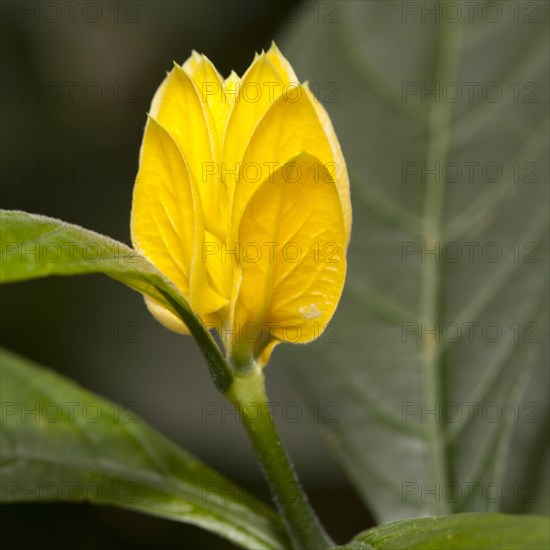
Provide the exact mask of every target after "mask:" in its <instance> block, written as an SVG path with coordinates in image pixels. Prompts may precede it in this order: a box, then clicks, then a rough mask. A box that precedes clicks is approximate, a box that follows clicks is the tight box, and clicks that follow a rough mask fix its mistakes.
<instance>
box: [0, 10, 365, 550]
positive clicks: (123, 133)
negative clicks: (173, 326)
mask: <svg viewBox="0 0 550 550" xmlns="http://www.w3.org/2000/svg"><path fill="white" fill-rule="evenodd" d="M46 4H47V5H46ZM297 4H298V2H296V1H293V0H278V1H276V2H274V1H258V2H250V1H243V2H241V1H229V2H203V1H193V0H186V1H184V2H176V1H168V2H165V1H160V2H149V1H146V2H142V1H136V2H110V1H109V2H107V1H104V2H91V3H90V2H82V3H75V5H74V7H73V8H71V9H72V10H74V12H73V11H69V8H68V6H67V5H66V4H65V3H63V2H47V3H43V2H19V1H18V2H3V3H2V33H1V41H2V48H1V56H2V57H1V60H2V62H1V67H2V76H1V80H2V89H1V91H2V97H1V107H2V125H1V137H2V139H1V158H2V165H1V166H2V191H1V195H2V197H1V198H2V208H8V209H19V210H25V211H28V212H33V213H40V214H44V215H47V216H52V217H56V218H61V219H64V220H67V221H69V222H72V223H76V224H79V225H82V226H84V227H87V228H90V229H93V230H95V231H98V232H100V233H103V234H106V235H110V236H111V237H113V238H115V239H118V240H121V241H123V242H126V243H129V242H130V233H129V214H130V207H131V197H132V189H133V184H134V178H135V175H136V172H137V160H138V153H139V147H140V143H141V139H142V134H143V128H144V125H145V113H146V112H147V110H148V109H149V105H150V101H151V98H152V97H153V94H154V92H155V90H156V88H157V87H158V86H159V84H160V82H161V81H162V80H163V78H164V76H165V74H166V72H167V71H169V70H170V69H171V66H172V62H173V61H176V62H178V63H183V62H184V61H185V60H186V59H187V57H188V56H189V55H190V54H191V50H193V49H194V50H196V51H198V52H202V53H204V54H206V55H207V56H208V57H209V58H210V59H211V60H212V61H213V62H214V64H215V65H216V67H217V68H218V70H219V71H220V72H221V73H222V75H224V76H227V75H228V74H229V73H230V72H231V70H235V71H236V72H237V73H238V74H242V73H243V71H244V70H245V69H246V68H247V67H248V66H249V64H250V63H251V61H252V59H253V57H254V53H255V52H259V51H260V50H262V49H268V48H269V46H270V44H271V41H272V40H273V39H274V38H275V39H277V37H278V32H279V29H280V27H281V26H282V25H283V24H284V21H285V19H288V18H289V17H290V18H291V19H293V20H297V19H298V18H299V12H297V11H295V10H296V8H297ZM293 10H294V11H293ZM306 10H308V11H309V10H311V8H310V7H307V6H306ZM306 13H307V11H306ZM311 13H312V14H313V11H311ZM302 17H303V16H302ZM304 77H305V75H304ZM304 79H305V78H304ZM33 90H34V91H35V92H36V93H35V92H34V91H33ZM0 292H1V298H2V312H3V313H2V334H1V336H2V344H3V345H5V346H7V347H8V348H9V349H11V350H13V351H17V352H19V353H21V354H22V355H24V356H26V357H29V358H31V359H34V360H36V361H37V362H39V363H42V364H44V365H47V366H50V367H52V368H54V369H56V370H58V371H59V372H61V373H63V374H65V375H66V376H68V377H69V378H71V379H73V380H75V381H78V382H79V383H80V384H81V385H83V386H85V387H86V388H88V389H90V390H92V391H94V392H97V393H98V394H100V395H103V396H106V397H108V398H110V399H112V400H113V401H115V402H118V403H122V404H126V405H128V406H130V407H131V408H133V409H135V410H136V411H137V413H138V414H139V415H140V416H141V417H142V418H144V419H145V420H147V421H148V422H149V423H150V424H151V425H153V426H154V427H155V428H157V429H158V430H159V431H161V432H162V433H164V434H165V435H166V436H168V437H169V438H170V439H172V440H174V441H176V442H178V443H180V444H181V445H182V446H183V447H185V448H186V449H187V450H189V451H190V452H191V453H193V454H195V455H196V456H197V457H199V458H200V459H201V460H203V461H204V462H206V463H207V464H209V465H211V466H213V467H214V468H216V469H218V470H219V471H221V472H223V473H224V474H226V475H227V476H229V477H231V478H232V479H234V480H235V481H237V482H239V483H240V484H242V485H243V486H245V487H247V488H249V489H250V491H252V492H253V493H255V494H256V495H258V498H261V499H264V500H266V501H269V496H268V494H267V493H266V490H265V488H264V484H263V479H262V477H261V475H260V472H259V470H258V467H257V465H256V461H255V458H254V455H253V453H252V450H251V449H250V448H249V445H248V441H247V439H246V437H245V435H244V433H243V430H242V427H241V426H240V425H239V424H237V423H235V421H234V417H233V416H232V415H230V414H227V415H226V414H225V411H226V410H227V411H228V410H229V408H227V409H223V408H222V407H224V406H225V405H224V403H223V400H222V399H221V397H220V396H219V394H218V393H217V391H216V390H215V388H214V386H213V384H212V382H211V380H210V377H209V374H208V371H207V369H206V366H205V364H204V362H203V359H202V357H201V356H200V355H199V353H198V351H197V346H196V344H195V343H194V342H193V341H192V340H191V339H190V338H182V337H181V336H178V335H175V334H172V333H170V332H168V331H167V330H165V329H164V328H163V327H161V326H160V325H159V324H158V323H157V322H156V321H155V320H154V319H153V318H152V317H151V316H150V315H149V313H148V312H147V310H146V308H145V306H144V304H143V300H142V298H141V297H140V296H139V295H138V294H136V293H134V292H132V291H131V290H128V289H127V288H125V287H124V286H121V285H120V284H117V283H115V282H113V281H111V280H109V279H107V278H105V277H101V276H93V277H78V278H76V279H63V280H61V279H47V280H41V281H34V282H30V283H27V284H25V285H11V286H8V287H2V288H1V290H0ZM70 324H72V326H73V327H74V334H73V336H71V332H72V329H70V328H69V327H70ZM268 383H269V395H270V399H271V400H272V401H274V402H281V403H283V404H289V403H290V404H291V405H289V406H290V407H292V406H293V405H292V403H299V404H300V405H299V406H300V407H301V409H302V410H303V411H304V415H303V418H302V419H301V420H300V421H299V422H297V423H289V422H285V421H284V420H283V421H282V422H281V421H280V420H281V419H280V418H279V425H280V429H281V431H282V437H283V439H284V441H285V443H286V444H287V446H288V451H289V452H290V454H291V456H292V457H293V459H294V461H295V464H296V467H297V469H298V471H299V474H300V476H301V477H302V479H303V482H304V483H305V484H306V486H307V489H308V492H309V493H310V495H311V499H312V501H313V504H314V506H315V507H316V508H317V509H318V511H319V513H320V514H321V516H322V517H323V521H326V523H327V525H329V526H330V527H329V528H332V529H333V530H334V532H335V536H338V535H339V538H340V539H341V540H346V538H350V537H351V536H352V535H353V534H355V533H356V532H358V531H359V530H361V529H362V528H364V527H365V526H366V525H367V524H368V523H369V521H370V520H369V515H368V513H367V512H366V510H365V509H364V508H363V507H362V504H361V503H360V500H359V498H358V497H356V496H355V495H354V493H353V491H352V489H351V488H350V486H349V485H348V484H347V482H346V480H345V478H344V476H343V474H342V472H341V470H340V468H339V467H338V466H337V465H336V463H335V462H334V461H333V460H332V459H331V457H330V455H329V453H328V452H327V450H326V446H325V443H324V442H323V440H322V438H321V436H320V435H319V430H318V426H316V425H315V423H314V420H313V418H314V417H313V415H314V411H313V409H312V408H310V406H312V405H313V403H308V402H306V401H305V400H302V399H301V398H300V397H299V396H298V395H297V394H296V393H295V392H294V391H293V389H292V386H291V385H290V383H289V382H288V380H287V378H286V377H285V373H284V372H283V370H282V369H281V368H280V366H279V365H275V364H274V365H273V367H272V368H271V369H270V372H269V382H268ZM207 404H213V405H210V406H211V407H214V408H216V409H218V410H219V413H218V414H211V415H210V416H208V418H207V420H206V421H204V420H203V413H204V411H205V406H209V405H207ZM208 410H210V411H212V410H214V409H213V408H210V409H208ZM289 411H290V409H289ZM290 412H291V413H292V411H290ZM344 495H345V499H344V498H343V496H344ZM344 501H345V502H348V503H349V504H348V505H347V510H346V513H345V514H344V515H343V516H341V517H340V518H338V521H333V522H332V525H331V509H332V507H333V506H334V504H335V502H337V503H338V505H339V506H340V505H341V504H342V502H344ZM323 511H324V513H323ZM340 511H341V509H340ZM136 516H137V514H131V513H125V512H121V511H119V510H104V509H97V508H96V507H91V506H83V505H82V506H81V505H75V506H69V505H53V504H52V505H47V506H28V505H25V506H9V507H3V509H2V517H3V533H4V534H3V539H4V541H6V542H7V541H9V543H10V544H11V545H13V546H12V547H19V548H23V547H32V545H33V544H37V543H38V542H39V541H40V544H41V545H42V546H43V545H46V547H62V546H73V545H77V542H78V546H79V547H89V548H94V547H95V548H97V547H98V546H101V547H104V548H118V547H125V546H131V547H134V548H139V547H142V548H149V547H153V546H155V547H160V548H162V547H171V546H174V547H175V546H176V545H177V546H178V547H181V546H182V541H183V543H184V546H183V547H185V548H199V547H205V548H208V547H210V548H211V547H216V548H225V547H227V548H230V547H231V545H229V544H228V543H226V542H225V541H222V540H221V539H219V538H217V537H215V536H214V535H209V534H208V533H204V532H203V531H201V530H199V529H196V528H194V527H190V526H186V525H179V524H175V523H173V522H169V521H163V520H157V519H154V518H150V517H146V516H139V517H136ZM82 540H85V541H88V542H85V543H84V545H83V543H82Z"/></svg>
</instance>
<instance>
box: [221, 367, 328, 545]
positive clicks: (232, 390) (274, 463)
mask: <svg viewBox="0 0 550 550" xmlns="http://www.w3.org/2000/svg"><path fill="white" fill-rule="evenodd" d="M241 373H243V376H238V375H237V376H235V377H234V378H233V381H232V384H231V386H230V387H229V389H228V390H227V391H226V392H225V396H226V397H227V398H228V399H229V401H231V402H232V403H233V405H234V406H235V408H236V409H237V410H238V412H239V414H240V416H241V418H242V421H243V424H244V426H245V428H246V431H247V433H248V436H249V438H250V441H251V442H252V445H253V446H254V449H255V451H256V454H257V455H258V458H259V460H260V464H261V466H262V470H263V473H264V475H265V477H266V479H267V481H268V483H269V488H270V490H271V493H272V495H273V498H274V501H275V504H276V506H277V510H278V511H279V513H280V515H281V517H282V519H283V521H284V523H285V526H286V529H287V531H288V533H289V535H290V538H291V541H292V545H293V547H294V548H295V549H296V550H321V549H323V548H329V547H331V546H334V543H333V542H332V541H331V540H330V538H329V537H328V536H327V534H326V533H325V531H324V529H323V527H322V526H321V524H320V523H319V520H318V519H317V516H316V515H315V512H314V511H313V509H312V508H311V506H310V504H309V502H308V500H307V496H306V494H305V493H304V490H303V489H302V486H301V484H300V481H299V479H298V477H297V475H296V472H295V471H294V468H293V466H292V463H291V461H290V458H289V457H288V455H287V453H286V452H285V450H284V448H283V445H282V443H281V440H280V438H279V434H278V433H277V428H276V427H275V423H274V422H273V418H272V416H271V412H270V410H269V403H268V401H267V396H266V392H265V384H264V375H263V371H262V369H261V368H260V367H259V366H257V365H254V366H253V367H252V368H249V369H247V370H246V373H244V372H243V371H242V370H241Z"/></svg>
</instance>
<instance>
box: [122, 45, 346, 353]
mask: <svg viewBox="0 0 550 550" xmlns="http://www.w3.org/2000/svg"><path fill="white" fill-rule="evenodd" d="M131 230H132V240H133V243H134V246H135V247H136V248H138V249H139V250H140V251H141V252H142V253H143V254H144V255H145V256H146V257H147V258H149V260H151V262H152V263H153V264H155V265H156V267H157V268H158V269H159V270H160V271H162V272H163V273H164V274H165V275H166V276H167V277H168V278H169V279H170V280H171V281H172V282H173V283H174V284H175V285H176V286H177V287H178V288H179V289H180V291H181V292H182V294H183V295H184V296H185V297H186V298H187V299H188V301H189V303H190V305H191V307H192V308H193V310H194V311H195V312H196V313H197V314H198V315H199V316H200V317H201V319H202V320H203V321H204V323H206V324H207V326H208V327H211V328H215V329H216V330H217V331H218V332H219V334H220V335H221V337H222V338H223V340H224V342H225V345H226V348H227V352H228V353H232V352H235V351H236V350H237V351H238V353H241V354H242V353H244V354H248V355H253V356H254V357H255V358H256V359H257V360H258V361H259V362H260V363H265V362H266V361H267V360H268V359H269V355H270V353H271V351H272V349H273V347H274V346H275V345H276V344H277V343H279V342H284V341H286V342H295V343H304V342H309V341H311V340H313V339H315V338H317V337H318V336H319V335H320V334H321V333H322V332H323V331H324V330H325V328H326V326H327V324H328V322H329V321H330V319H331V317H332V315H333V313H334V311H335V309H336V307H337V305H338V301H339V299H340V295H341V293H342V288H343V285H344V279H345V274H346V250H347V246H348V242H349V237H350V230H351V205H350V197H349V181H348V175H347V171H346V166H345V162H344V158H343V156H342V152H341V150H340V145H339V143H338V140H337V138H336V135H335V133H334V129H333V127H332V124H331V122H330V119H329V117H328V115H327V113H326V111H325V110H324V108H323V107H322V105H321V104H320V103H319V102H318V101H317V99H316V98H315V96H314V95H313V94H312V92H311V91H310V90H309V88H308V86H307V84H300V82H298V80H297V78H296V75H295V74H294V71H293V69H292V67H291V66H290V64H289V63H288V61H287V60H286V59H285V58H284V57H283V55H282V54H281V53H280V52H279V50H278V49H277V47H276V46H275V45H274V44H273V45H272V47H271V48H270V50H269V51H268V52H267V53H263V52H262V54H260V55H257V56H256V58H255V59H254V61H253V63H252V65H251V66H250V67H249V68H248V70H247V71H246V72H245V74H244V75H243V77H242V78H239V77H238V76H237V75H236V74H235V73H231V75H230V76H229V77H228V78H227V79H225V80H223V78H222V77H221V76H220V74H219V73H218V72H217V70H216V69H215V67H214V66H213V65H212V63H211V62H210V61H209V60H208V59H207V58H206V57H205V56H204V55H199V54H198V53H196V52H193V54H192V55H191V57H190V58H189V59H188V60H187V61H186V62H185V63H184V64H183V66H179V65H175V66H174V68H173V69H172V71H171V72H170V73H169V74H168V76H167V77H166V79H165V80H164V82H163V83H162V84H161V86H160V88H159V89H158V91H157V93H156V94H155V97H154V98H153V102H152V105H151V109H150V112H149V118H148V122H147V125H146V128H145V135H144V139H143V144H142V147H141V153H140V167H139V173H138V176H137V180H136V184H135V188H134V198H133V205H132V220H131ZM147 305H148V307H149V309H150V311H151V312H152V313H153V315H154V316H155V317H156V318H157V319H158V320H159V321H160V322H162V323H163V324H164V325H166V326H167V327H168V328H170V329H172V330H176V331H178V332H183V333H186V332H187V330H186V327H185V326H184V325H183V323H182V322H181V321H180V320H179V319H177V318H176V317H175V316H174V315H173V314H172V313H171V312H169V311H167V310H165V309H164V308H163V307H162V306H161V305H160V304H157V303H154V302H151V301H150V300H148V302H147Z"/></svg>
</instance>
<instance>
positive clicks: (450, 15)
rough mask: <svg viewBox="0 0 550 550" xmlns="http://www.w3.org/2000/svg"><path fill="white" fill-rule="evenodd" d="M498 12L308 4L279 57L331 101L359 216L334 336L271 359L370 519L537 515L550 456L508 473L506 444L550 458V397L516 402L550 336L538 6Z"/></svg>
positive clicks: (541, 13)
mask: <svg viewBox="0 0 550 550" xmlns="http://www.w3.org/2000/svg"><path fill="white" fill-rule="evenodd" d="M492 6H493V8H494V9H495V10H497V11H498V10H500V16H498V17H496V18H495V17H494V14H487V13H486V12H484V11H483V10H482V7H481V6H479V10H478V11H476V12H475V13H474V14H473V15H471V16H470V15H469V14H468V12H467V9H466V7H462V8H461V5H459V4H458V3H456V2H450V3H449V4H446V3H445V2H433V3H430V2H428V3H425V2H383V1H376V0H374V1H369V2H364V1H354V0H350V1H345V2H321V3H319V5H318V6H317V11H312V10H309V8H307V7H306V6H305V5H304V7H303V11H302V15H303V16H302V17H301V18H295V20H294V22H293V23H292V25H289V27H288V34H287V36H286V40H284V41H283V42H282V43H281V47H282V50H283V52H284V53H285V54H287V55H288V56H289V58H290V60H291V62H292V64H293V66H294V68H295V69H296V72H297V74H298V76H299V77H300V79H308V80H309V81H310V83H311V87H312V89H314V90H316V91H317V93H318V95H319V96H320V99H321V100H325V101H326V108H327V110H328V111H329V114H330V115H331V118H332V120H333V122H334V125H335V128H336V133H337V135H338V137H339V139H340V141H341V145H342V149H343V152H344V155H345V157H346V161H347V164H348V168H349V170H350V173H351V187H352V203H353V218H354V223H353V229H352V239H351V245H350V249H349V254H348V258H349V273H348V281H347V284H346V289H345V291H344V297H343V300H342V303H341V305H340V307H339V310H338V312H337V315H336V317H335V319H334V322H333V325H332V327H329V330H327V332H326V333H325V334H324V335H323V336H322V337H321V339H320V342H321V343H318V344H313V345H311V346H308V347H307V348H298V347H294V348H292V349H290V347H288V348H287V349H286V350H285V351H284V352H283V353H282V355H283V358H284V361H283V362H288V363H290V364H291V365H290V367H289V372H290V373H291V374H294V373H297V374H298V375H299V376H300V377H301V379H302V381H301V386H302V388H303V392H304V395H305V396H306V399H307V400H308V401H309V402H312V401H315V402H318V403H328V402H335V403H337V405H338V418H337V420H338V421H337V422H332V423H327V424H326V425H325V426H324V427H325V428H326V429H327V431H328V435H329V437H330V441H331V442H332V443H333V445H334V448H335V449H336V452H337V454H338V456H339V458H340V461H341V462H342V464H343V465H344V467H345V468H346V470H347V471H348V473H349V475H350V477H351V479H352V480H353V482H354V483H355V484H356V486H357V488H358V490H359V491H360V492H361V494H362V495H363V497H364V499H365V501H366V502H367V504H368V505H369V507H370V508H371V509H372V511H373V512H374V513H375V515H376V516H377V518H378V519H379V520H380V521H389V520H394V519H402V518H407V517H418V516H425V515H443V514H449V513H451V512H462V511H497V510H499V509H505V510H511V509H514V508H513V507H511V506H510V503H515V505H516V506H517V507H518V508H519V506H518V505H519V504H521V503H522V502H523V501H524V500H525V499H536V501H537V502H540V501H542V500H544V501H546V502H547V500H546V496H545V494H544V487H543V486H542V485H541V484H540V481H539V479H538V476H539V472H540V471H548V454H547V447H546V446H545V447H544V448H543V449H544V450H543V451H542V454H539V456H541V458H542V460H543V462H542V461H541V465H537V466H536V468H534V469H533V470H527V471H523V470H518V469H514V466H515V465H517V467H518V468H525V467H528V466H526V464H527V463H526V462H525V461H513V462H510V460H509V458H510V453H522V452H523V451H522V449H523V447H522V448H519V447H514V446H513V445H512V444H511V442H512V440H513V435H514V432H516V435H517V432H520V431H521V432H523V431H524V429H526V428H529V430H530V433H529V434H527V433H525V435H526V437H528V439H530V440H531V439H533V441H535V442H536V441H537V440H540V441H542V440H544V441H547V438H544V437H542V436H541V434H544V430H546V429H547V423H546V422H542V420H543V418H545V416H543V415H544V414H545V413H544V411H545V410H546V407H545V405H544V401H546V399H547V397H543V398H542V399H543V401H541V400H540V396H539V398H536V399H534V400H532V401H530V400H524V401H522V395H523V392H524V389H525V386H526V383H527V382H528V381H529V378H530V376H531V375H532V372H533V367H534V366H535V365H536V363H537V361H539V360H540V355H541V350H542V349H543V345H544V342H545V340H546V338H547V333H548V332H547V315H545V313H546V308H547V300H548V293H547V290H548V285H547V280H548V257H547V250H548V211H547V205H548V185H547V182H548V163H547V162H546V160H547V158H548V135H549V132H548V120H549V108H548V105H549V101H548V87H547V67H548V32H547V30H548V8H549V5H548V3H547V2H530V3H528V6H529V8H530V9H531V12H530V13H531V17H530V18H529V21H527V19H528V18H527V15H528V14H527V13H526V11H525V9H524V8H525V6H524V7H521V8H518V6H521V4H519V5H518V4H515V3H512V2H501V3H498V4H497V3H492ZM495 6H496V7H495ZM514 6H516V8H518V9H520V13H519V15H518V14H517V13H516V12H514V11H513V10H514ZM457 9H458V10H461V11H460V13H459V15H458V16H457V14H456V10H457ZM429 10H435V11H436V12H438V13H439V16H438V17H436V16H435V15H433V14H432V15H430V14H429V13H427V12H428V11H429ZM453 10H455V11H453ZM522 10H523V11H522ZM490 19H493V21H491V20H490ZM436 20H437V21H438V22H436ZM304 44H307V45H308V46H307V47H304ZM456 94H460V96H459V98H458V99H456V97H457V96H456ZM499 94H500V98H498V96H499ZM495 97H497V99H496V100H495ZM545 159H546V160H545ZM433 251H435V253H433ZM436 340H437V341H436ZM312 354H313V355H314V359H312ZM276 356H277V354H276ZM516 440H517V441H521V442H522V444H523V445H528V448H529V449H536V448H537V447H538V448H541V446H540V443H539V444H537V445H532V444H531V443H529V441H526V439H525V438H524V437H520V438H518V439H516ZM539 453H540V451H539ZM508 464H509V465H510V467H509V468H508V473H507V474H506V472H507V465H508ZM505 503H506V504H505ZM504 505H505V506H504ZM523 508H524V509H527V508H530V509H533V506H530V507H529V506H523Z"/></svg>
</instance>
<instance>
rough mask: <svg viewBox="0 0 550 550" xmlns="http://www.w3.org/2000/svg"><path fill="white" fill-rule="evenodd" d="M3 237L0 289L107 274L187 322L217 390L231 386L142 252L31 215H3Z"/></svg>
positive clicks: (178, 298)
mask: <svg viewBox="0 0 550 550" xmlns="http://www.w3.org/2000/svg"><path fill="white" fill-rule="evenodd" d="M0 236H1V239H2V258H1V270H0V283H12V282H17V281H27V280H30V279H36V278H39V277H48V276H51V275H65V276H66V275H84V274H89V273H104V274H105V275H108V276H109V277H112V278H113V279H116V280H118V281H121V282H122V283H124V284H126V285H128V286H129V287H130V288H133V289H134V290H137V291H138V292H141V293H143V294H146V295H147V296H149V297H151V298H153V299H154V300H156V301H157V302H159V303H160V304H162V305H164V306H166V307H167V308H168V309H169V310H171V311H172V312H173V313H174V314H175V315H177V316H178V317H179V318H180V319H182V320H183V321H184V322H185V324H186V325H187V327H188V328H189V330H190V332H191V333H192V334H193V336H194V337H195V340H196V341H197V343H198V345H199V347H200V348H201V351H202V353H203V355H204V357H205V359H206V361H207V363H208V366H209V368H210V372H211V374H212V378H213V380H214V383H215V384H216V386H217V387H218V389H220V391H223V390H225V389H226V388H227V387H228V386H229V385H230V381H231V374H230V372H229V369H228V368H227V366H226V363H225V360H224V358H223V356H222V355H221V353H220V350H219V348H218V347H217V345H216V344H215V342H214V340H213V339H212V337H211V335H210V333H209V332H208V330H206V328H205V327H204V325H203V324H202V322H201V321H200V319H199V318H198V317H197V316H196V315H195V314H194V313H193V311H192V310H191V308H190V307H189V304H188V303H187V301H186V299H185V298H184V297H183V296H182V294H181V293H180V292H179V291H178V289H177V288H176V287H175V286H174V285H173V284H172V283H171V282H170V281H168V279H167V278H166V277H165V276H164V275H163V274H162V273H160V272H159V271H158V270H157V269H156V268H155V266H154V265H153V264H151V262H149V261H148V260H147V259H146V258H145V257H143V256H142V255H141V254H139V253H138V252H137V251H135V250H133V249H132V248H130V247H128V246H126V245H125V244H123V243H121V242H118V241H115V240H113V239H111V238H109V237H105V236H104V235H100V234H99V233H95V232H94V231H89V230H87V229H83V228H82V227H79V226H77V225H72V224H69V223H66V222H63V221H60V220H55V219H52V218H47V217H45V216H39V215H34V214H28V213H27V212H17V211H6V210H2V211H0Z"/></svg>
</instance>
